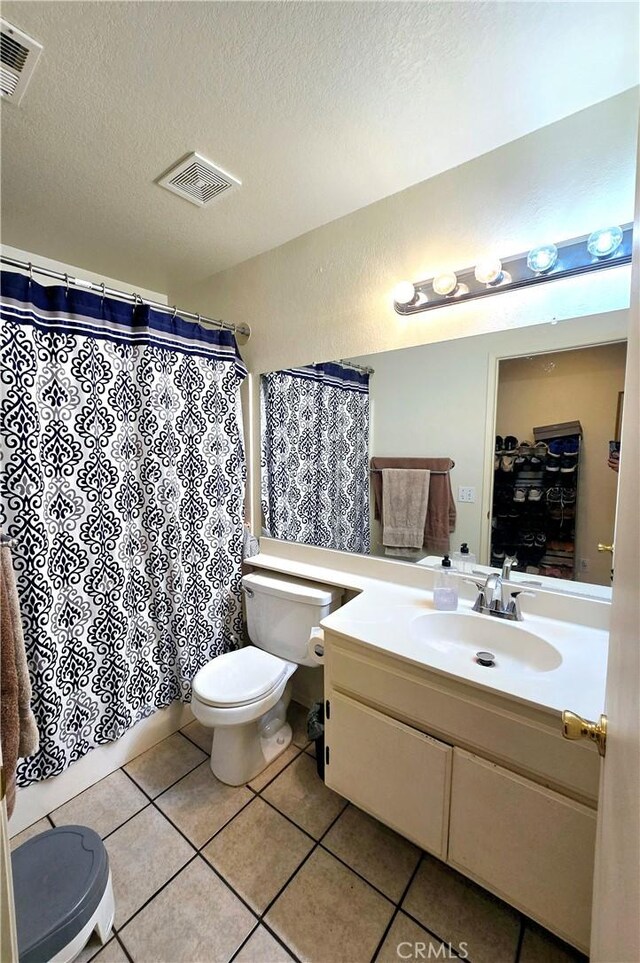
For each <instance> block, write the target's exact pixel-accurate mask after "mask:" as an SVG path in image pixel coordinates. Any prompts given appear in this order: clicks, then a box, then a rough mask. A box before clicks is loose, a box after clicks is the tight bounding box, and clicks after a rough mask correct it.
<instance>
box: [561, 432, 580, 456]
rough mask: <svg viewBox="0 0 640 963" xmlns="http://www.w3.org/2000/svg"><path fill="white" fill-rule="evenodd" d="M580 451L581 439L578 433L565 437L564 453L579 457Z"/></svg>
mask: <svg viewBox="0 0 640 963" xmlns="http://www.w3.org/2000/svg"><path fill="white" fill-rule="evenodd" d="M579 451H580V439H579V438H578V436H577V435H571V437H569V438H563V446H562V454H563V455H571V457H572V458H577V457H578V452H579Z"/></svg>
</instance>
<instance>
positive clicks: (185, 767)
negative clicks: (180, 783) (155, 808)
mask: <svg viewBox="0 0 640 963" xmlns="http://www.w3.org/2000/svg"><path fill="white" fill-rule="evenodd" d="M205 758H206V757H205V754H204V752H202V750H201V749H198V748H197V746H194V745H193V743H192V742H189V740H188V739H185V737H184V736H182V735H180V733H179V732H174V733H173V735H171V736H169V737H168V738H167V739H163V741H162V742H159V743H158V744H157V745H156V746H152V748H151V749H147V751H146V752H143V753H142V755H141V756H136V758H135V759H132V761H131V762H129V763H127V765H126V766H125V767H124V770H125V772H128V773H129V775H130V776H131V777H132V778H133V779H135V781H136V782H137V783H138V785H139V786H141V788H142V789H144V791H145V792H146V793H148V794H149V795H150V796H157V795H159V793H161V792H162V791H163V789H167V788H168V787H169V786H170V785H171V784H172V783H174V782H175V781H176V780H177V779H180V777H181V776H184V775H185V774H186V773H188V772H189V770H190V769H193V768H194V767H195V766H197V765H198V763H200V762H202V761H203V759H205Z"/></svg>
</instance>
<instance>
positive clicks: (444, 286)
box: [433, 271, 458, 297]
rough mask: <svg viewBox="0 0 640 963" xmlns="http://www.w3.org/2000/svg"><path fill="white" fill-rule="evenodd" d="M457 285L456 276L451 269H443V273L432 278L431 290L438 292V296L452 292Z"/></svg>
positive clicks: (444, 295)
mask: <svg viewBox="0 0 640 963" xmlns="http://www.w3.org/2000/svg"><path fill="white" fill-rule="evenodd" d="M457 287H458V278H457V277H456V275H455V274H454V273H453V271H445V273H444V274H438V276H437V277H435V278H434V279H433V290H434V291H435V292H436V294H439V295H440V297H446V295H447V294H453V292H454V291H455V289H456V288H457Z"/></svg>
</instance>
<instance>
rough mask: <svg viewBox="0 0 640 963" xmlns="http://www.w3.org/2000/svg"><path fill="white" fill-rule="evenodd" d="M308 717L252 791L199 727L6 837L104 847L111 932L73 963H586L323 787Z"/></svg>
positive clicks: (301, 718)
mask: <svg viewBox="0 0 640 963" xmlns="http://www.w3.org/2000/svg"><path fill="white" fill-rule="evenodd" d="M305 717H306V710H304V709H303V708H302V707H301V706H297V705H295V704H292V706H291V708H290V719H291V722H292V725H293V728H294V741H293V744H292V745H291V746H290V747H289V749H288V750H287V751H286V752H285V753H283V755H282V756H280V758H279V759H277V760H276V762H275V763H274V764H273V765H272V766H271V767H270V768H269V769H268V770H267V771H266V772H264V773H261V775H260V776H258V777H257V778H256V779H254V780H253V781H252V782H251V783H250V784H249V785H248V786H240V787H238V788H232V787H230V786H224V785H222V783H219V782H218V781H217V780H216V779H215V778H214V776H213V775H212V773H211V770H210V768H209V759H208V753H209V749H210V740H211V734H210V732H208V731H207V730H205V729H203V728H202V727H201V726H200V725H199V723H197V722H192V723H190V724H189V725H188V726H186V727H185V728H184V729H183V730H182V731H181V732H179V733H174V734H173V735H171V736H169V738H168V739H165V740H164V741H163V742H161V743H159V744H158V745H156V746H154V747H153V748H152V749H149V750H148V751H147V752H145V753H143V754H142V755H140V756H138V757H137V758H136V759H133V760H132V761H131V762H130V763H128V764H127V765H126V766H125V767H124V768H123V769H120V770H118V771H117V772H114V773H112V774H111V775H110V776H107V777H106V778H105V779H103V780H102V781H101V782H99V783H97V784H96V785H95V786H92V787H91V788H90V789H87V790H86V791H85V792H83V793H81V794H80V795H79V796H76V797H75V799H72V800H71V801H70V802H68V803H66V804H65V805H64V806H61V807H60V808H59V809H57V810H55V812H52V813H50V814H49V816H48V818H47V819H41V820H39V821H38V822H37V823H35V824H34V825H33V826H30V827H29V828H28V829H26V830H24V832H22V833H20V835H19V836H17V837H15V838H14V839H13V840H12V845H13V846H14V847H15V846H16V845H19V844H20V843H21V842H23V841H24V840H25V839H27V838H29V836H32V835H34V834H35V833H38V832H42V831H43V830H45V829H48V828H50V826H51V825H54V826H60V825H64V824H68V823H82V824H84V825H87V826H91V827H92V828H93V829H95V830H96V832H98V833H100V835H101V836H102V837H103V839H104V840H105V845H106V847H107V849H108V851H109V859H110V862H111V870H112V874H113V884H114V891H115V899H116V919H115V927H114V930H115V932H114V936H113V937H112V939H111V940H110V941H109V943H107V945H106V946H105V947H101V946H100V945H99V943H98V941H97V938H96V937H95V936H94V937H93V938H92V940H91V942H90V944H89V945H88V946H87V947H86V949H85V950H84V952H83V953H82V955H81V956H80V957H79V958H78V959H79V961H80V963H88V961H89V960H94V961H95V963H127V961H133V963H229V961H232V960H233V961H234V963H290V961H291V960H300V961H310V963H373V961H375V963H397V961H399V960H402V959H405V960H407V959H409V960H425V959H440V960H443V959H457V958H458V955H459V956H460V957H462V958H466V959H469V960H471V961H472V963H578V961H584V959H585V958H584V957H582V956H580V954H578V953H577V952H576V951H575V950H572V949H571V948H570V947H568V946H566V945H565V944H563V943H560V942H559V941H558V940H556V939H555V938H554V937H553V936H551V935H550V934H549V933H547V932H546V931H544V930H542V929H541V928H540V927H538V926H536V925H535V924H534V923H532V922H531V921H530V920H527V919H526V918H524V917H523V916H522V915H521V914H519V913H517V912H516V911H515V910H513V909H511V908H510V907H509V906H507V905H505V904H504V903H501V902H500V901H499V900H497V899H495V898H494V897H493V896H491V895H489V894H488V893H487V892H485V891H484V890H482V889H480V888H479V887H477V886H475V885H474V884H473V883H471V882H470V881H468V880H467V879H465V878H464V877H463V876H460V875H459V874H458V873H456V872H455V871H453V870H451V869H449V868H448V867H447V866H445V865H444V864H443V863H440V862H439V861H438V860H436V859H434V858H432V857H431V856H429V855H427V854H425V853H422V852H421V851H420V850H419V849H418V848H417V847H415V846H414V845H413V844H412V843H409V842H407V840H405V839H403V838H401V837H400V836H398V835H396V834H395V833H394V832H392V831H391V830H390V829H387V828H386V827H385V826H383V825H382V824H381V823H379V822H377V821H376V820H375V819H372V818H371V817H370V816H367V815H366V814H365V813H363V812H361V811H360V810H359V809H356V808H355V807H354V806H352V805H350V804H347V802H346V800H344V799H342V798H341V797H339V796H337V795H336V794H335V793H333V792H332V791H331V790H329V789H327V788H326V786H325V785H324V783H322V782H321V781H320V780H319V779H318V777H317V774H316V767H315V759H314V758H313V755H314V752H313V746H311V745H309V743H308V742H307V739H306V730H305ZM456 950H457V951H458V953H456Z"/></svg>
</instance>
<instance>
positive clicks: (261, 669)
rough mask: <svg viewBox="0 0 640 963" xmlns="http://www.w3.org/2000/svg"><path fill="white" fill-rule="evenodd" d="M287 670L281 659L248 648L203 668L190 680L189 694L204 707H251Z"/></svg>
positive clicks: (275, 686) (228, 654)
mask: <svg viewBox="0 0 640 963" xmlns="http://www.w3.org/2000/svg"><path fill="white" fill-rule="evenodd" d="M289 669H290V664H289V663H288V662H285V661H284V659H280V658H278V656H276V655H271V653H270V652H265V651H263V650H262V649H258V648H256V647H255V646H253V645H248V646H246V647H245V648H244V649H238V650H237V651H236V652H228V653H227V654H226V655H219V656H218V657H217V658H216V659H213V660H212V661H211V662H209V663H207V665H205V666H203V667H202V668H201V669H200V671H199V672H198V673H197V674H196V676H195V678H194V680H193V693H194V695H195V696H196V697H197V698H198V699H199V700H200V702H202V703H204V704H205V705H208V706H214V707H221V708H222V707H225V706H226V707H233V706H246V705H251V704H252V703H253V702H258V701H259V700H260V699H263V698H265V697H266V696H268V695H269V693H270V692H273V690H274V689H276V688H277V687H278V685H279V684H280V683H281V682H282V681H283V679H284V678H285V676H287V674H289Z"/></svg>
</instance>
